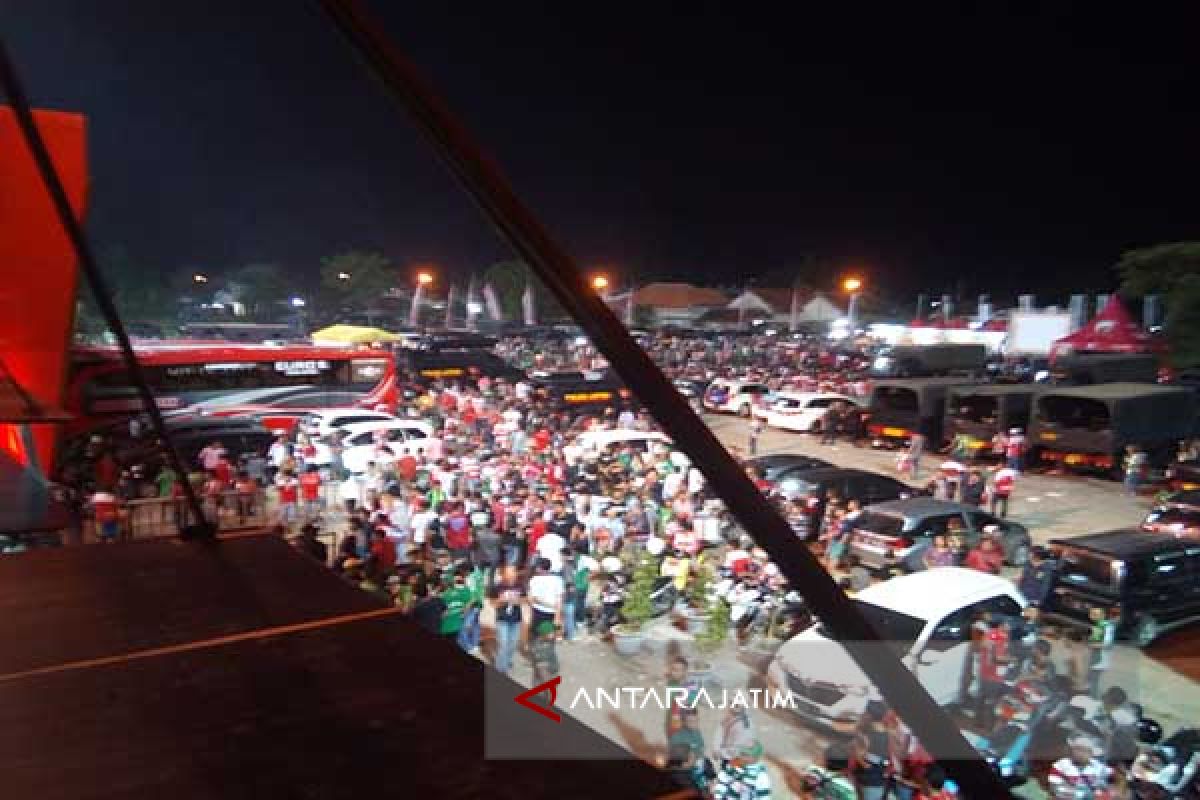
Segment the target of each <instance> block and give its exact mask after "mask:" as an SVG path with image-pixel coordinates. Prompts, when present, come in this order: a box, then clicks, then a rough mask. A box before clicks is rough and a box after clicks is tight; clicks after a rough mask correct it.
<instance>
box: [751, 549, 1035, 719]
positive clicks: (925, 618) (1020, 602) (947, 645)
mask: <svg viewBox="0 0 1200 800" xmlns="http://www.w3.org/2000/svg"><path fill="white" fill-rule="evenodd" d="M855 602H856V603H857V604H858V607H859V609H860V610H861V611H862V613H863V614H864V616H866V618H867V619H868V621H870V623H871V624H872V625H873V626H874V627H875V629H876V630H877V631H879V633H880V634H881V635H882V636H884V638H885V639H887V645H886V646H887V647H888V648H889V649H891V650H892V652H894V653H896V654H897V655H899V656H900V658H901V660H902V661H903V662H904V665H905V666H907V667H908V668H909V669H910V670H912V671H914V672H915V673H916V675H917V678H918V679H919V680H920V681H921V685H922V686H924V687H925V689H926V691H928V692H929V694H930V696H931V697H933V699H934V700H935V701H936V702H938V703H939V704H941V705H948V704H950V703H956V702H960V701H961V700H962V699H963V698H962V694H963V689H964V687H965V685H966V670H967V669H968V667H969V665H970V656H971V625H972V623H973V622H974V621H975V620H976V619H977V618H978V616H979V615H980V614H982V613H985V612H991V613H993V614H999V615H1002V616H1005V617H1016V616H1019V615H1020V613H1021V610H1022V609H1023V608H1024V607H1025V598H1024V597H1022V596H1021V593H1020V592H1019V591H1018V590H1017V588H1016V586H1014V585H1013V584H1012V583H1011V582H1010V581H1008V580H1006V579H1004V578H1001V577H998V576H995V575H987V574H985V573H983V572H978V571H976V570H972V569H963V568H961V567H938V568H935V569H929V570H925V571H924V572H916V573H913V574H911V575H902V576H900V577H898V578H892V579H891V580H889V581H884V582H883V583H879V584H876V585H874V586H871V587H869V588H867V589H864V590H863V591H862V592H859V594H858V595H857V597H856V598H855ZM880 646H885V645H880ZM767 682H768V684H770V686H771V688H772V689H775V690H781V691H782V690H787V691H790V692H791V696H792V699H793V700H794V706H795V710H796V711H797V713H799V714H800V715H801V716H802V717H804V718H805V719H807V720H808V721H810V722H813V723H816V724H818V725H822V726H825V727H827V728H831V729H833V730H836V731H844V730H846V728H847V727H849V728H853V727H854V725H856V724H857V723H858V721H859V720H860V719H861V718H862V714H863V711H864V710H865V709H866V707H867V702H868V701H869V700H871V699H873V698H878V697H879V691H878V690H877V689H876V688H875V687H874V686H873V685H872V684H871V681H870V680H869V679H868V678H867V676H866V675H864V674H863V672H862V670H860V669H859V668H858V664H857V663H856V662H855V661H854V660H853V659H852V658H851V657H850V654H849V653H847V652H846V651H845V650H844V649H843V648H842V646H841V645H839V644H838V643H837V642H836V641H833V640H832V639H830V638H829V637H828V636H827V635H826V630H825V627H824V626H823V625H821V624H820V623H818V624H816V625H814V626H812V627H811V628H809V629H808V630H806V631H804V632H802V633H800V634H798V635H796V636H794V637H792V638H791V639H789V640H788V641H787V642H786V643H785V644H784V645H783V647H781V648H780V649H779V651H778V652H777V653H776V654H775V658H774V660H772V662H771V665H770V666H769V667H768V668H767Z"/></svg>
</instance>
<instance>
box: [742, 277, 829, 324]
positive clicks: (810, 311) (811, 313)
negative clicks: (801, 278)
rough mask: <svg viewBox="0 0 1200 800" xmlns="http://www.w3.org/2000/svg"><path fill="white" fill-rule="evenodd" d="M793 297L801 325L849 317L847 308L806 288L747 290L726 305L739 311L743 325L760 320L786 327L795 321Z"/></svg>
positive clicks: (755, 288)
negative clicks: (793, 317) (840, 306)
mask: <svg viewBox="0 0 1200 800" xmlns="http://www.w3.org/2000/svg"><path fill="white" fill-rule="evenodd" d="M793 297H794V298H795V302H796V320H795V322H796V323H797V324H798V325H812V324H814V323H830V322H833V321H834V320H835V319H840V318H842V317H844V316H846V310H845V309H844V308H839V307H838V306H836V305H834V304H833V302H832V301H831V300H830V299H829V298H828V297H826V296H825V295H824V294H822V293H821V292H814V291H813V290H812V289H803V288H797V289H794V290H793V289H761V288H758V287H754V288H751V289H745V290H743V291H742V293H741V294H739V295H738V296H737V297H735V298H733V300H731V301H729V303H728V304H727V305H726V308H728V309H731V310H733V311H736V312H737V313H738V317H739V319H741V320H742V324H743V325H752V324H754V321H755V320H761V321H762V323H761V324H768V323H770V324H772V325H775V326H777V327H778V326H782V327H784V328H787V327H789V326H790V325H791V323H792V301H793Z"/></svg>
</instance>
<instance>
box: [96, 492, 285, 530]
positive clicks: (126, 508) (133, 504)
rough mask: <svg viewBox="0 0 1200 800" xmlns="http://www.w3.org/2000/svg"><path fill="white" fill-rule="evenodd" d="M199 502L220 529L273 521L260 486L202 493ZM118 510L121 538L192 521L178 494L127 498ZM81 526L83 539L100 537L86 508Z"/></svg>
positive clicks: (168, 528)
mask: <svg viewBox="0 0 1200 800" xmlns="http://www.w3.org/2000/svg"><path fill="white" fill-rule="evenodd" d="M202 504H203V506H204V514H205V516H206V517H207V518H208V520H209V521H210V522H215V523H216V525H217V529H218V530H222V531H229V530H237V529H239V528H253V527H259V526H263V525H266V524H268V523H269V522H271V521H273V520H272V516H271V513H270V511H269V510H268V508H267V493H266V491H265V490H261V489H260V490H259V491H258V492H256V493H254V494H242V493H239V492H235V491H228V492H223V493H221V494H220V495H217V496H204V497H203V498H202ZM119 514H120V517H119V521H118V533H117V538H118V539H124V540H130V539H154V538H158V537H163V536H177V535H178V534H179V529H180V528H181V527H184V526H186V525H191V524H194V523H195V522H196V519H195V515H194V514H192V513H191V511H190V510H189V509H188V504H187V501H185V500H184V499H183V498H181V497H178V498H176V497H144V498H137V499H135V500H129V501H126V502H125V503H122V504H121V508H120V512H119ZM82 528H83V541H84V542H85V543H87V542H96V541H99V540H100V532H99V530H98V529H97V525H96V520H95V518H94V516H93V515H92V513H91V511H90V510H89V511H86V512H85V517H84V520H83V526H82Z"/></svg>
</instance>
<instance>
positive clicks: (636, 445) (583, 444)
mask: <svg viewBox="0 0 1200 800" xmlns="http://www.w3.org/2000/svg"><path fill="white" fill-rule="evenodd" d="M625 445H632V446H633V449H634V450H635V451H636V452H637V453H639V454H641V455H643V456H645V455H654V454H656V453H659V452H662V451H666V450H672V448H673V447H674V445H672V444H671V439H670V437H668V436H667V435H666V434H665V433H659V432H658V431H637V430H622V429H616V430H607V431H586V432H584V433H581V434H579V436H578V438H576V440H575V442H574V443H573V444H570V445H568V446H567V447H566V448H564V450H565V451H566V452H567V454H568V456H569V457H570V458H571V459H579V458H581V457H588V456H596V457H599V456H601V455H603V454H605V453H612V452H616V451H617V450H619V449H620V448H622V447H624V446H625ZM671 461H672V462H673V463H675V464H676V465H677V466H679V467H680V468H684V467H687V466H688V464H689V463H690V462H689V461H688V458H687V456H686V455H684V454H683V453H680V452H672V453H671Z"/></svg>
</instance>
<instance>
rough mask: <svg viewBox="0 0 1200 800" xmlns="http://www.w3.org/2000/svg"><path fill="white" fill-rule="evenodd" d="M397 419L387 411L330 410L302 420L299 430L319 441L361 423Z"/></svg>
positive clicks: (318, 412)
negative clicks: (348, 426)
mask: <svg viewBox="0 0 1200 800" xmlns="http://www.w3.org/2000/svg"><path fill="white" fill-rule="evenodd" d="M394 419H397V418H396V417H394V416H392V415H391V414H389V413H387V412H386V411H372V410H370V409H368V408H330V409H324V410H322V411H314V412H312V413H311V414H308V415H306V416H305V417H304V419H303V420H301V422H300V425H299V428H300V430H302V431H304V432H305V433H307V434H308V435H309V436H313V437H317V438H319V439H328V438H330V437H331V436H332V435H333V433H334V431H338V430H341V429H342V428H345V427H346V426H347V425H354V424H356V423H360V422H386V421H388V420H394Z"/></svg>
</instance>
